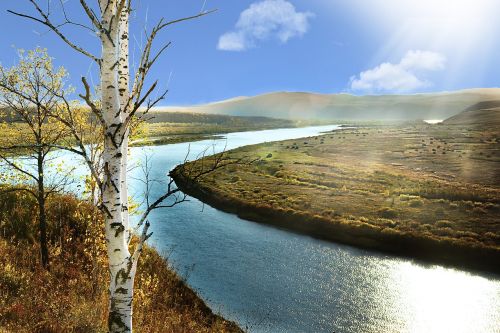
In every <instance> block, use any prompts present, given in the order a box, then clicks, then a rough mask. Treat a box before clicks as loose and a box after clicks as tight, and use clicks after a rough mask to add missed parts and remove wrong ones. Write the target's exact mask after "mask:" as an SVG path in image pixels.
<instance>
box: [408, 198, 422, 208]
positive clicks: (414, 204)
mask: <svg viewBox="0 0 500 333" xmlns="http://www.w3.org/2000/svg"><path fill="white" fill-rule="evenodd" d="M409 205H410V207H422V206H423V205H424V201H423V200H422V199H413V200H411V201H410V202H409Z"/></svg>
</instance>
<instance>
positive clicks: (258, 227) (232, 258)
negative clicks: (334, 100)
mask: <svg viewBox="0 0 500 333" xmlns="http://www.w3.org/2000/svg"><path fill="white" fill-rule="evenodd" d="M335 128H336V127H335V126H321V127H309V128H298V129H278V130H266V131H257V132H242V133H232V134H228V135H227V136H226V137H227V140H215V141H214V140H206V141H200V142H196V143H191V144H188V143H180V144H174V145H166V146H156V147H141V148H133V149H132V155H133V157H134V158H135V159H141V158H143V156H144V154H145V152H147V153H148V154H152V162H153V169H152V176H154V177H156V178H159V179H165V175H166V174H167V173H168V171H169V170H170V169H172V168H173V167H174V166H175V165H177V164H179V163H181V162H182V161H183V160H184V158H185V156H186V152H187V151H188V147H189V151H190V155H189V156H190V157H191V158H194V157H195V156H197V155H198V154H200V153H201V152H202V151H204V150H206V149H207V147H210V152H212V151H220V150H221V149H223V148H224V146H226V145H227V149H232V148H236V147H240V146H243V145H249V144H255V143H260V142H265V141H276V140H284V139H291V138H300V137H305V136H311V135H315V134H317V133H319V132H321V131H326V130H332V129H335ZM133 173H135V176H138V174H137V173H138V171H137V169H136V170H135V171H134V172H133ZM131 182H132V184H131V185H132V187H133V188H134V190H133V191H132V192H134V191H135V193H136V194H137V195H138V196H140V193H141V185H140V184H139V183H138V182H137V181H134V180H132V181H131ZM161 190H162V188H161V186H157V188H156V191H157V193H158V194H159V193H160V192H161ZM189 200H190V201H189V202H186V203H183V204H181V205H179V206H176V207H174V208H168V209H162V210H157V211H155V212H154V213H153V214H152V215H151V216H150V221H151V223H152V231H153V232H154V234H153V237H152V239H151V243H152V244H153V245H154V246H155V247H156V248H157V249H158V250H159V251H160V252H162V253H164V254H165V255H166V256H168V257H169V259H170V260H171V261H173V262H174V264H175V267H176V269H177V271H178V272H179V273H180V274H181V275H183V276H185V277H186V278H187V281H188V283H189V285H190V286H191V287H192V288H193V289H195V290H196V291H197V292H198V293H199V295H200V296H201V297H202V298H203V299H204V300H205V301H206V302H207V304H208V305H209V306H210V307H211V308H212V309H213V310H214V311H215V312H219V313H221V314H222V315H223V316H225V317H226V318H228V319H231V320H235V321H237V322H238V323H239V324H240V325H241V326H242V327H248V328H249V331H250V332H337V333H338V332H440V333H441V332H455V333H458V332H481V333H483V332H500V329H499V327H500V279H499V277H498V276H493V275H488V274H479V273H469V272H466V271H461V270H457V269H450V268H444V267H442V266H439V265H426V264H423V263H421V262H415V261H412V260H409V259H405V258H399V257H395V256H392V255H384V254H380V253H377V252H374V251H367V250H361V249H357V248H354V247H350V246H345V245H339V244H336V243H331V242H325V241H321V240H317V239H314V238H311V237H308V236H303V235H298V234H295V233H292V232H288V231H285V230H280V229H277V228H275V227H270V226H266V225H262V224H258V223H254V222H248V221H245V220H242V219H240V218H238V217H237V216H235V215H232V214H227V213H224V212H221V211H218V210H216V209H214V208H211V207H210V206H207V205H203V203H201V202H200V201H198V200H197V199H194V198H189Z"/></svg>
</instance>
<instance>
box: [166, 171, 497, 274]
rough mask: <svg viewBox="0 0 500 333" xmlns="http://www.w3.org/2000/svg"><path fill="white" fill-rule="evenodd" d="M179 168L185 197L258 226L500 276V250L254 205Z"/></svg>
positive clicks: (177, 175)
mask: <svg viewBox="0 0 500 333" xmlns="http://www.w3.org/2000/svg"><path fill="white" fill-rule="evenodd" d="M181 169H182V168H181V166H177V167H175V168H174V169H173V170H172V171H171V173H170V175H171V177H172V178H173V179H174V181H175V183H176V185H177V186H178V187H179V189H181V191H183V192H184V193H186V194H188V195H190V196H192V197H195V198H197V199H199V200H200V201H202V202H204V203H205V204H208V205H210V206H212V207H214V208H216V209H219V210H221V211H224V212H226V213H232V214H236V215H237V216H238V217H240V218H242V219H245V220H248V221H252V222H257V223H263V224H267V225H271V226H274V227H278V228H282V229H285V230H288V231H292V232H296V233H298V234H303V235H308V236H311V237H314V238H317V239H322V240H326V241H331V242H337V243H341V244H345V245H350V246H356V247H360V248H363V249H368V250H374V251H377V252H381V253H385V254H392V255H396V256H400V257H403V258H407V259H415V260H421V261H422V263H423V264H440V265H444V266H448V267H452V268H457V269H461V270H472V271H480V272H484V273H488V274H495V275H500V266H498V265H497V263H498V261H499V260H500V250H498V249H495V248H493V247H472V246H467V247H465V246H458V245H456V243H453V242H451V241H447V240H446V239H444V240H439V241H436V240H433V239H429V238H425V237H420V236H416V235H410V234H402V233H390V232H387V233H383V232H380V231H377V230H375V229H374V228H372V227H370V226H369V225H366V226H363V227H359V226H350V225H348V224H346V223H341V222H338V223H332V222H330V221H328V220H326V219H324V218H321V217H320V216H312V215H309V214H306V213H303V214H290V213H288V212H287V211H286V210H285V209H279V208H278V209H272V208H269V207H264V206H258V205H251V204H248V203H245V202H243V201H241V200H238V199H235V198H228V197H221V196H218V195H217V193H215V192H214V191H212V190H210V189H208V188H207V187H203V186H201V185H200V184H199V183H195V182H192V181H191V180H190V179H188V178H187V177H186V176H185V175H183V174H182V173H181Z"/></svg>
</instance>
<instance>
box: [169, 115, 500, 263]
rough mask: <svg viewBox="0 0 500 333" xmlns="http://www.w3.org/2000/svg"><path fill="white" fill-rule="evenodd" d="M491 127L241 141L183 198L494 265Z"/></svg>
mask: <svg viewBox="0 0 500 333" xmlns="http://www.w3.org/2000/svg"><path fill="white" fill-rule="evenodd" d="M498 140H499V138H498V131H497V130H496V129H495V127H491V128H489V129H488V128H482V129H480V130H479V129H474V128H468V127H461V126H445V125H422V124H411V125H409V124H408V125H404V126H375V127H370V128H358V129H342V130H340V131H338V132H334V133H328V134H325V135H321V136H318V137H311V138H303V139H300V140H287V141H282V142H275V143H265V144H260V145H255V146H249V147H242V148H240V149H236V150H233V151H230V152H229V153H228V156H229V157H231V158H242V157H244V156H247V157H249V158H257V157H258V158H260V160H259V161H258V162H256V163H253V164H243V165H229V166H227V167H225V168H222V169H219V170H218V171H217V172H215V173H212V174H209V175H207V176H205V177H203V178H201V179H198V180H197V181H196V182H192V181H191V180H190V179H189V171H190V169H192V168H199V167H201V166H202V165H205V166H207V165H210V163H203V164H202V163H194V164H193V163H192V164H187V165H185V166H183V167H178V168H177V169H176V170H174V172H173V176H174V178H175V180H176V182H177V184H178V185H179V186H181V187H182V188H183V190H185V191H186V192H188V193H189V194H191V195H193V196H195V197H198V198H201V199H202V200H204V201H205V202H207V203H209V204H212V205H214V206H216V207H218V208H220V209H223V210H226V211H229V212H233V213H236V214H238V215H240V216H242V217H244V218H246V219H250V220H254V221H259V222H265V223H270V224H273V225H277V226H279V227H284V228H288V229H292V230H295V231H298V232H303V233H307V234H310V235H313V236H315V237H320V238H324V239H329V240H333V241H339V242H343V243H347V244H352V245H357V246H362V247H366V248H373V249H379V250H383V251H389V252H393V253H397V254H403V255H409V256H412V257H418V258H424V259H427V260H430V261H434V262H441V263H449V264H453V265H457V266H461V267H471V268H479V269H485V270H490V271H496V272H498V271H500V269H499V267H498V265H497V264H496V263H497V262H498V260H500V217H499V216H500V214H499V213H500V188H499V186H498V184H500V178H499V177H500V151H499V146H498Z"/></svg>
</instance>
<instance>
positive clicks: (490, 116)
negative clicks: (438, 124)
mask: <svg viewBox="0 0 500 333" xmlns="http://www.w3.org/2000/svg"><path fill="white" fill-rule="evenodd" d="M444 123H445V124H449V125H484V126H497V127H498V126H500V100H492V101H483V102H479V103H476V104H474V105H472V106H469V107H468V108H466V109H465V110H464V111H462V112H460V113H459V114H457V115H454V116H452V117H450V118H448V119H446V120H445V121H444Z"/></svg>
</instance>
